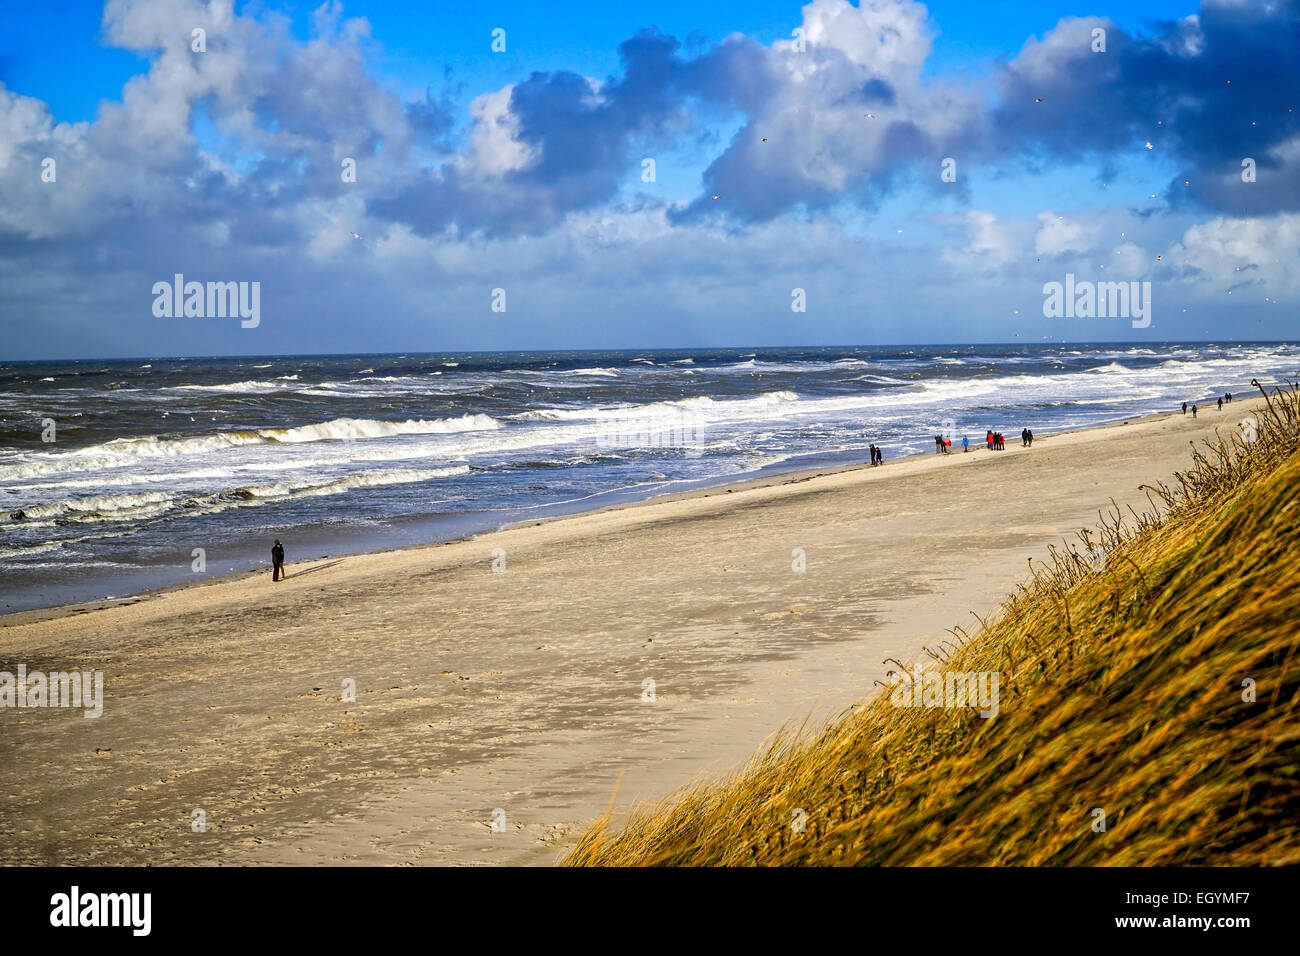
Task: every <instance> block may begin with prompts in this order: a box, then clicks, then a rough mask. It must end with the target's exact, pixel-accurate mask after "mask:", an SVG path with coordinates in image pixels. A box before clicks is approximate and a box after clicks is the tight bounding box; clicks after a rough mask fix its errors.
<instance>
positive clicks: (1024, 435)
mask: <svg viewBox="0 0 1300 956" xmlns="http://www.w3.org/2000/svg"><path fill="white" fill-rule="evenodd" d="M1020 447H1022V448H1028V447H1029V429H1028V428H1022V429H1020Z"/></svg>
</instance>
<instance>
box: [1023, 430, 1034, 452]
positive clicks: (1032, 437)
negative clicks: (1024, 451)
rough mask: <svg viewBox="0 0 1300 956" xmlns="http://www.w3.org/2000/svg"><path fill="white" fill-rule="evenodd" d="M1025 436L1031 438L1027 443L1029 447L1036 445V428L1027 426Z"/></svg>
mask: <svg viewBox="0 0 1300 956" xmlns="http://www.w3.org/2000/svg"><path fill="white" fill-rule="evenodd" d="M1025 437H1027V438H1028V439H1029V441H1028V442H1027V444H1028V445H1029V447H1030V448H1033V447H1034V430H1033V429H1032V428H1026V429H1025Z"/></svg>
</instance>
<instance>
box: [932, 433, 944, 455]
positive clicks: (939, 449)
mask: <svg viewBox="0 0 1300 956" xmlns="http://www.w3.org/2000/svg"><path fill="white" fill-rule="evenodd" d="M934 453H935V454H936V455H942V454H943V436H942V435H935V436H934Z"/></svg>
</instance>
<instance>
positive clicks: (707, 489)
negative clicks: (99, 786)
mask: <svg viewBox="0 0 1300 956" xmlns="http://www.w3.org/2000/svg"><path fill="white" fill-rule="evenodd" d="M1246 401H1253V399H1251V398H1239V399H1237V401H1235V402H1233V403H1232V404H1234V405H1236V404H1240V403H1242V402H1246ZM1166 417H1169V418H1174V417H1177V418H1181V417H1183V416H1182V414H1181V413H1180V412H1152V413H1149V414H1146V415H1142V416H1139V417H1129V418H1122V417H1121V418H1115V419H1113V420H1110V421H1106V422H1101V423H1098V424H1092V425H1084V426H1080V427H1078V428H1067V429H1063V430H1061V431H1056V432H1048V433H1043V434H1041V435H1035V436H1034V438H1035V441H1052V440H1056V439H1060V438H1064V437H1066V436H1070V435H1077V434H1086V433H1090V432H1096V431H1098V430H1103V429H1109V428H1115V427H1123V426H1126V425H1129V424H1134V425H1136V424H1142V423H1145V422H1151V421H1158V420H1160V419H1162V418H1166ZM1008 437H1011V436H1008ZM1011 449H1012V444H1011V443H1010V441H1008V444H1007V447H1006V449H1005V451H1007V452H1009V451H1011ZM976 452H978V453H980V454H993V452H991V451H989V450H988V449H987V448H985V446H983V445H979V444H978V443H977V442H974V441H972V443H971V451H970V452H968V453H965V454H966V457H969V456H970V455H971V454H975V453H976ZM812 454H815V453H812ZM812 454H809V455H797V456H792V458H791V459H790V460H792V461H793V460H798V459H799V458H807V457H811V456H812ZM961 454H963V453H962V452H960V451H953V452H952V453H951V454H950V455H948V456H946V457H948V458H951V457H952V456H953V455H961ZM944 457H945V456H939V455H937V454H934V453H932V452H916V453H913V454H910V455H901V456H899V457H897V458H892V459H887V460H886V462H885V463H884V464H883V465H881V466H872V465H871V464H869V463H867V462H851V463H848V464H837V465H824V466H821V467H800V468H794V469H791V470H789V471H781V470H775V471H772V472H769V473H766V474H764V473H762V472H763V471H764V469H759V473H750V474H749V477H741V476H731V477H726V478H718V479H716V480H713V479H700V480H699V481H697V482H693V483H692V484H693V487H691V488H686V489H682V490H679V491H664V492H659V493H652V494H650V495H648V496H646V497H635V498H632V499H630V500H625V501H618V502H614V503H611V504H604V505H597V506H596V507H593V508H581V509H579V510H576V511H567V510H566V511H562V512H561V513H559V514H552V515H545V516H542V517H539V518H521V519H518V520H513V521H507V522H505V523H503V524H500V525H497V526H496V527H493V528H488V529H485V530H482V531H471V532H468V533H466V534H460V535H456V536H454V537H450V538H446V539H444V540H440V541H428V542H421V543H417V544H405V545H397V546H394V547H390V548H381V549H376V550H361V551H342V552H339V553H336V554H328V555H322V556H320V557H317V558H305V559H302V560H300V561H297V562H291V563H290V564H289V565H288V567H289V569H290V573H291V574H292V572H293V569H295V568H298V569H303V570H311V569H316V568H319V567H320V566H321V565H323V564H324V563H325V562H330V563H337V562H340V561H348V560H352V559H356V558H361V557H378V556H382V555H387V554H399V553H404V552H411V551H420V550H423V549H432V548H442V547H445V546H447V545H451V544H458V543H461V542H468V541H477V540H481V539H483V538H486V537H489V536H491V535H494V534H499V533H501V532H504V531H508V530H510V529H512V528H517V527H523V526H527V525H536V524H546V523H551V522H555V521H565V520H569V519H572V518H577V517H581V516H583V515H596V514H604V513H607V512H612V511H619V510H623V509H626V508H636V507H640V506H643V505H647V504H651V503H657V502H668V501H677V500H682V499H687V498H696V497H701V498H708V497H710V496H711V495H715V494H731V493H734V492H737V491H745V490H749V489H751V488H756V487H760V488H761V487H771V486H773V485H784V484H790V483H797V482H803V481H807V480H810V479H813V478H818V477H823V476H826V475H833V474H841V473H845V472H855V471H883V470H884V469H886V468H888V467H889V466H890V465H900V464H903V463H909V462H916V461H927V460H930V459H931V458H934V459H937V460H936V462H935V463H934V464H933V465H932V466H930V467H939V464H940V463H941V462H942V461H943V460H944ZM774 467H776V468H778V469H779V467H780V466H779V465H778V466H774ZM618 490H619V489H611V490H609V491H604V492H598V493H597V494H596V495H594V496H593V497H604V496H607V495H614V494H617V492H618ZM569 503H570V502H554V503H549V504H545V505H540V506H536V507H538V508H539V509H541V508H558V507H562V506H563V505H565V504H569ZM270 571H271V569H270V567H269V565H265V566H260V567H257V568H254V569H250V570H244V571H233V572H226V573H223V574H220V575H212V576H209V577H204V578H201V579H200V580H197V581H185V582H180V583H176V584H168V585H163V586H162V587H158V588H148V589H146V590H143V591H136V592H132V593H129V594H124V595H121V596H116V595H114V596H113V597H105V598H99V599H95V600H88V601H74V602H68V603H59V604H51V605H46V606H43V607H35V608H24V609H20V610H15V611H5V612H0V629H2V628H4V627H6V626H11V625H18V624H29V623H36V622H39V621H47V620H57V619H59V618H62V617H66V616H69V615H73V614H81V613H85V612H87V611H91V610H100V609H103V608H109V607H114V606H121V605H126V604H135V603H139V602H141V601H148V600H152V599H155V598H156V597H159V596H162V595H166V594H169V593H172V592H178V591H188V590H190V589H193V588H202V587H208V586H213V585H222V584H226V583H230V582H237V581H246V580H249V579H250V578H254V577H257V576H259V575H269V574H270Z"/></svg>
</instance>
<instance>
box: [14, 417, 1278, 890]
mask: <svg viewBox="0 0 1300 956" xmlns="http://www.w3.org/2000/svg"><path fill="white" fill-rule="evenodd" d="M1255 404H1256V402H1253V401H1243V400H1238V401H1236V402H1233V403H1232V404H1230V405H1227V406H1225V407H1224V408H1223V409H1222V410H1221V411H1219V410H1215V409H1213V407H1211V408H1208V409H1205V410H1203V411H1202V412H1201V414H1200V417H1199V418H1198V419H1196V420H1193V419H1192V417H1191V415H1190V414H1189V415H1187V416H1183V415H1180V414H1176V413H1175V414H1172V415H1164V416H1156V417H1152V418H1146V419H1141V420H1136V419H1134V420H1131V421H1130V422H1127V423H1123V424H1115V425H1110V426H1105V427H1101V428H1094V429H1088V430H1082V431H1077V432H1068V433H1063V434H1058V435H1045V434H1044V435H1039V436H1037V438H1036V441H1035V443H1034V446H1033V447H1032V448H1030V449H1025V448H1022V447H1021V444H1020V440H1019V436H1018V435H1008V436H1007V441H1008V444H1007V449H1006V451H1005V452H996V453H995V452H988V451H986V450H985V449H984V445H983V442H982V441H981V442H979V443H978V445H976V446H974V447H973V448H972V450H971V452H970V453H968V454H963V453H961V451H960V449H954V451H953V453H952V454H951V455H948V456H943V457H941V456H937V455H927V456H918V457H915V458H910V459H902V460H896V461H891V460H887V461H886V464H885V465H884V466H883V467H880V468H871V467H866V466H859V467H851V468H843V469H822V470H818V471H812V472H802V473H797V474H791V475H785V476H780V477H771V478H763V479H760V480H756V481H749V482H744V483H740V484H735V485H729V486H725V487H721V488H711V489H706V490H703V491H696V492H690V493H684V494H680V495H671V496H665V497H661V498H656V499H653V500H651V501H649V502H643V503H639V504H632V505H624V506H619V507H614V508H609V509H605V510H601V511H596V512H591V513H587V514H582V515H577V516H572V517H565V518H558V519H554V520H549V521H544V522H538V523H530V524H527V525H520V526H514V527H511V528H508V529H505V530H503V531H499V532H494V533H491V534H485V535H481V536H479V537H476V538H472V539H469V540H464V541H456V542H452V543H448V544H444V545H438V546H430V547H421V548H411V549H405V550H401V551H393V552H387V553H382V554H371V555H360V556H355V557H346V558H337V559H331V560H327V561H320V562H314V563H310V564H296V563H293V562H292V542H286V545H287V546H288V548H289V551H290V567H289V577H288V579H287V580H286V581H284V582H282V583H277V584H273V583H272V582H271V580H270V572H269V569H268V570H267V571H264V572H260V573H258V574H255V575H239V576H236V577H232V578H225V579H220V580H215V581H209V582H205V583H203V584H197V585H192V586H187V587H182V588H174V589H169V590H165V591H160V592H154V593H152V594H149V595H144V596H141V597H140V598H138V599H132V600H129V601H123V602H117V603H113V604H100V605H85V606H79V607H75V608H60V609H53V610H49V611H38V612H24V613H21V614H14V615H9V616H6V617H4V618H0V670H8V671H14V670H16V668H17V666H18V665H19V664H25V665H26V666H27V668H28V669H29V670H40V671H63V670H83V671H97V670H98V671H103V673H104V676H105V700H104V709H103V715H102V716H101V717H99V718H97V719H85V718H84V717H83V715H82V713H81V711H79V710H55V709H45V710H36V709H24V710H4V711H0V723H3V733H0V767H3V768H4V769H3V773H2V775H0V782H2V786H0V827H3V830H4V832H5V834H6V839H5V841H4V848H3V850H2V851H0V862H3V863H6V864H14V863H30V864H41V863H49V864H70V863H83V864H98V865H107V864H124V865H143V864H227V865H239V864H423V865H428V864H516V865H518V864H547V863H552V862H554V861H555V860H556V859H558V858H559V857H560V856H561V855H562V853H563V852H564V849H565V848H566V846H568V845H571V843H572V841H573V840H574V839H575V838H576V836H577V833H578V832H579V831H580V830H581V828H582V827H583V826H585V825H586V824H587V823H588V822H589V821H591V820H592V819H593V818H595V817H597V816H599V815H600V814H601V813H602V812H604V810H605V809H606V807H607V806H608V805H609V803H610V800H611V796H612V795H614V794H615V788H616V786H617V793H616V796H614V805H615V808H616V811H617V812H622V811H625V810H626V809H627V808H628V807H629V806H630V805H631V804H632V803H634V802H636V801H644V800H654V799H658V798H660V797H662V796H665V795H667V794H668V793H669V792H671V791H672V790H674V789H676V788H677V787H679V786H681V785H682V784H684V783H686V782H688V781H690V780H691V779H694V778H697V777H700V776H703V775H705V774H709V775H716V774H717V773H718V772H720V771H723V770H726V769H727V768H731V767H735V766H737V765H739V764H741V763H742V762H743V761H744V760H745V759H746V758H748V757H749V756H750V755H751V754H752V753H753V751H754V750H755V749H756V748H757V747H758V746H760V745H761V744H762V742H763V741H764V740H765V739H766V738H767V737H768V736H769V735H770V734H771V733H772V732H773V731H774V730H776V729H777V728H779V727H781V726H782V725H786V724H789V723H791V722H793V723H796V724H797V723H799V722H800V721H803V720H805V719H809V720H813V721H817V720H822V719H826V718H829V717H832V716H834V715H835V714H836V713H837V712H839V711H840V710H842V709H843V708H844V707H846V706H848V705H850V704H851V703H853V702H854V701H855V700H857V699H858V698H860V697H861V696H863V695H864V694H867V693H869V692H871V691H872V689H873V688H872V682H873V680H877V679H881V678H883V676H884V671H885V670H886V668H887V667H888V666H889V665H886V664H884V663H883V661H884V659H885V658H887V657H895V658H898V659H900V660H904V661H906V660H909V659H911V658H912V657H914V656H915V655H917V654H919V653H921V647H922V645H926V644H935V643H937V642H938V640H939V639H940V638H943V637H945V636H947V635H946V634H945V628H948V627H951V626H954V625H961V626H963V627H966V628H968V629H971V628H972V626H977V621H976V619H975V617H973V616H972V612H976V613H978V614H980V615H983V614H986V613H987V612H989V611H991V610H992V609H994V608H995V607H996V606H997V605H998V604H999V602H1000V601H1001V599H1002V598H1003V596H1005V595H1006V594H1007V593H1008V592H1010V591H1011V590H1013V589H1014V588H1015V586H1016V584H1017V583H1018V582H1020V581H1022V580H1024V578H1025V576H1026V571H1027V563H1026V562H1027V559H1028V558H1031V557H1033V558H1038V557H1040V556H1045V554H1046V549H1047V547H1048V546H1049V545H1051V544H1060V542H1061V541H1062V539H1063V538H1072V536H1073V532H1074V531H1075V530H1076V529H1077V528H1080V527H1084V526H1091V525H1092V524H1094V523H1095V522H1096V520H1097V513H1098V510H1099V509H1109V508H1110V507H1111V500H1112V499H1113V500H1114V501H1115V502H1116V503H1118V505H1120V506H1121V507H1124V508H1127V507H1128V506H1130V505H1132V506H1133V507H1134V508H1139V509H1142V508H1146V507H1149V506H1148V504H1147V497H1146V495H1145V493H1144V492H1142V491H1141V490H1140V489H1139V485H1141V484H1144V483H1145V484H1150V483H1154V482H1157V481H1160V480H1168V479H1169V478H1170V477H1171V476H1172V475H1173V473H1174V472H1175V471H1176V470H1180V469H1183V468H1186V467H1187V466H1188V465H1189V464H1190V460H1191V449H1190V448H1189V442H1192V441H1195V442H1198V443H1199V441H1200V440H1201V439H1202V438H1211V437H1213V435H1214V432H1215V430H1216V429H1217V430H1218V431H1219V432H1220V433H1221V434H1223V435H1224V436H1227V435H1228V434H1229V433H1230V432H1231V430H1232V429H1233V428H1234V427H1235V426H1236V424H1237V423H1238V422H1240V421H1242V420H1243V419H1244V418H1245V417H1246V416H1247V415H1249V414H1250V410H1251V409H1252V408H1253V407H1254V406H1255ZM972 437H974V436H972ZM863 453H864V457H865V448H864V450H863ZM268 545H269V542H268ZM494 565H495V568H496V569H494ZM800 566H802V569H801V570H799V569H798V568H799V567H800ZM347 680H352V681H355V687H356V700H355V702H350V701H344V700H341V695H342V693H343V688H344V682H345V681H347ZM646 681H653V693H652V694H651V693H650V692H649V690H648V687H649V685H647V684H646V683H645V682H646ZM648 698H652V699H648ZM620 780H621V783H620ZM196 809H197V810H202V811H203V812H204V815H205V817H206V829H205V831H204V832H195V831H194V830H193V828H192V820H193V813H194V811H195V810H196ZM498 809H499V810H501V811H503V812H504V820H505V826H504V830H503V831H502V832H494V831H493V829H492V827H491V823H492V821H493V815H494V811H495V810H498ZM497 818H498V819H500V815H499V814H498V817H497Z"/></svg>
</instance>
